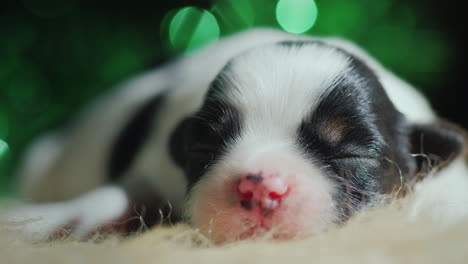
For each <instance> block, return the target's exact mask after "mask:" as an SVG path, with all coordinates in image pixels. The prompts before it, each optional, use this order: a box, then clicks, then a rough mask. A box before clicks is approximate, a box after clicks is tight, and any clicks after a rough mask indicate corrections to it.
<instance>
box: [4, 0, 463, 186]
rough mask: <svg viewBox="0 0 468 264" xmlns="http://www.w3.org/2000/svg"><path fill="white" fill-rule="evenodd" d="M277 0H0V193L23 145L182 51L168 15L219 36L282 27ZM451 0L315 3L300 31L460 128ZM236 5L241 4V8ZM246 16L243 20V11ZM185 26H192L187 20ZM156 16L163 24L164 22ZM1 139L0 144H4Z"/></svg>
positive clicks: (457, 15)
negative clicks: (188, 14) (403, 84)
mask: <svg viewBox="0 0 468 264" xmlns="http://www.w3.org/2000/svg"><path fill="white" fill-rule="evenodd" d="M276 3H277V1H276V0H252V1H249V0H198V1H196V0H193V1H189V0H172V1H171V0H168V1H161V0H160V1H142V0H133V1H86V0H81V1H80V0H66V1H65V0H62V1H60V0H41V1H34V0H22V1H2V2H1V3H0V194H2V193H4V194H8V193H10V194H11V193H12V190H13V184H12V183H13V180H12V179H13V177H12V175H13V171H14V168H15V166H16V164H17V160H18V157H19V156H20V154H21V152H22V150H23V149H24V147H25V146H26V145H27V144H28V143H29V142H30V140H31V139H32V138H33V137H34V136H36V135H38V134H40V133H41V132H43V131H45V130H47V129H51V128H54V127H57V126H59V125H60V124H61V123H63V122H65V121H66V120H68V119H69V118H70V116H71V115H73V113H74V112H76V111H77V110H78V109H79V107H80V106H82V105H83V104H84V103H86V102H88V101H89V100H90V99H91V98H93V97H95V96H96V95H98V94H101V93H102V92H103V91H104V90H106V89H109V88H111V87H112V86H113V85H115V84H117V83H119V82H120V81H122V80H125V79H126V78H128V77H129V76H132V75H133V74H135V73H138V72H140V71H142V70H144V69H147V68H148V67H150V66H156V65H158V64H160V63H161V62H164V61H165V60H168V59H169V58H171V57H173V56H175V55H177V54H180V53H183V52H184V48H183V47H173V46H171V44H170V43H169V42H168V37H167V32H168V29H167V28H168V22H167V21H170V19H171V14H172V15H174V13H176V12H177V10H179V9H180V8H183V7H186V6H195V7H199V8H204V9H206V10H209V11H211V12H212V13H213V14H214V16H215V17H216V19H217V20H218V22H219V27H220V32H221V36H223V35H228V34H230V33H233V32H236V31H240V30H242V29H246V28H251V27H254V26H269V27H276V28H280V26H279V24H278V22H277V21H276V16H275V6H276ZM456 3H457V1H453V0H450V1H442V2H441V1H432V0H417V1H403V0H395V1H391V0H356V1H353V0H317V1H316V4H317V7H318V19H317V21H316V23H315V25H314V26H313V27H312V29H310V30H308V31H307V32H306V33H305V34H315V35H338V36H343V37H346V38H349V39H352V40H354V41H355V42H357V43H358V44H360V45H361V46H363V47H364V48H365V49H366V50H368V51H369V52H370V53H371V54H372V55H373V56H375V57H376V58H378V59H379V60H380V61H382V63H383V64H384V65H385V66H387V67H388V68H389V69H391V70H392V71H394V72H395V73H397V74H398V75H400V76H402V77H403V78H404V79H406V80H408V81H409V82H410V83H412V84H414V85H415V86H417V87H418V89H420V90H421V91H422V92H423V93H424V94H426V95H427V96H428V97H429V99H430V101H431V103H432V104H433V106H434V107H435V109H436V110H437V111H438V112H439V113H440V115H441V116H443V117H445V118H447V119H449V120H452V121H454V122H456V123H458V124H460V125H462V126H464V127H465V128H468V118H467V117H465V115H466V113H467V109H468V107H467V103H466V102H465V97H464V89H465V86H466V77H465V74H466V73H465V68H464V64H465V62H466V59H467V57H466V49H465V42H463V40H462V38H463V37H464V34H465V32H466V30H465V28H464V26H463V25H462V19H464V18H466V15H465V14H464V11H463V10H464V8H462V7H461V6H459V5H457V4H456ZM239 6H240V7H239ZM249 16H250V17H249ZM191 19H193V20H194V22H193V23H189V24H188V25H187V24H186V25H185V28H182V31H183V30H186V31H187V32H188V33H187V34H189V33H190V32H193V30H191V28H190V25H191V24H192V25H197V21H196V20H197V18H196V17H194V18H191ZM163 20H164V21H163ZM2 146H3V147H2Z"/></svg>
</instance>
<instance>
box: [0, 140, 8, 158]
mask: <svg viewBox="0 0 468 264" xmlns="http://www.w3.org/2000/svg"><path fill="white" fill-rule="evenodd" d="M9 148H10V147H9V146H8V144H7V143H6V142H5V141H3V140H2V139H0V160H2V158H3V157H4V156H5V155H6V154H7V152H8V150H9Z"/></svg>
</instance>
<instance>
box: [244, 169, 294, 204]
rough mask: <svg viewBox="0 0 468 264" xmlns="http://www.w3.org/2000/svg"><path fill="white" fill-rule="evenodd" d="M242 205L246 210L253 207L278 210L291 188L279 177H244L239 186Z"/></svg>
mask: <svg viewBox="0 0 468 264" xmlns="http://www.w3.org/2000/svg"><path fill="white" fill-rule="evenodd" d="M237 191H238V193H239V197H240V204H241V206H242V207H243V208H244V209H246V210H251V209H252V208H253V207H260V208H262V209H276V208H277V207H278V206H279V204H280V202H281V199H282V198H284V197H285V196H287V194H288V193H289V188H288V185H287V184H286V183H284V181H283V180H282V179H281V178H279V177H273V176H269V177H263V176H262V175H261V174H247V175H245V176H243V177H242V178H241V180H240V182H239V185H238V186H237Z"/></svg>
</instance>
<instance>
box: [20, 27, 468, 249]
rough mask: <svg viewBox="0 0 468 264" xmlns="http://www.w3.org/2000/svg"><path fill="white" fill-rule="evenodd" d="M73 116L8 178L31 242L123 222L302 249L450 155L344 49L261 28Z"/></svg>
mask: <svg viewBox="0 0 468 264" xmlns="http://www.w3.org/2000/svg"><path fill="white" fill-rule="evenodd" d="M77 119H78V120H77V121H76V122H74V123H72V124H70V125H69V126H67V127H66V128H65V129H62V130H59V131H56V132H52V133H50V134H47V135H45V136H44V137H42V138H40V139H39V140H37V141H36V143H34V144H33V146H31V148H30V150H29V151H28V153H27V154H26V156H25V159H24V162H23V166H22V168H21V170H20V177H21V179H22V184H21V188H22V189H21V190H22V194H23V197H24V199H25V200H26V201H28V202H36V203H39V202H40V204H34V205H30V206H26V207H24V208H22V209H21V210H19V211H16V212H15V215H16V216H23V217H33V218H34V217H40V218H41V220H40V221H36V222H32V223H30V224H29V225H28V227H27V228H28V230H29V231H31V232H33V231H34V232H39V234H40V235H41V238H47V237H49V236H50V235H52V234H54V233H55V232H56V231H57V230H60V228H63V227H64V226H68V227H70V228H71V229H72V230H71V231H72V232H73V233H75V234H77V235H85V234H88V233H90V232H92V231H94V230H96V229H99V228H101V227H104V226H108V225H110V224H114V225H119V226H120V227H122V225H123V226H124V227H125V228H128V227H129V226H131V225H132V223H133V224H135V223H134V221H133V222H132V221H129V220H128V219H134V217H132V215H134V214H138V215H139V217H138V220H140V218H142V220H143V223H144V224H146V225H151V224H155V223H159V221H160V220H161V219H163V220H164V219H166V220H167V219H170V220H171V221H177V220H180V219H181V220H184V221H186V222H187V223H190V224H191V225H193V226H194V227H196V228H199V230H200V231H201V232H202V233H204V234H205V235H207V236H208V237H210V238H211V239H213V240H214V241H216V242H224V241H232V240H238V239H246V238H251V237H256V236H258V235H260V234H262V233H264V232H270V233H271V234H272V237H273V238H278V239H289V238H293V237H298V236H299V237H302V236H306V235H310V234H315V233H317V232H320V231H323V230H325V229H327V228H330V227H332V226H335V225H339V224H341V223H344V222H345V221H346V220H347V219H348V218H349V217H350V216H351V215H353V213H355V212H356V211H359V210H361V209H362V208H367V207H370V206H374V205H376V204H380V203H381V202H383V201H385V200H386V198H388V197H391V195H392V194H398V195H401V194H404V191H405V188H404V187H405V186H406V185H407V184H408V183H411V182H413V181H414V180H415V179H416V176H417V175H419V174H420V173H421V172H422V171H424V170H425V169H426V168H427V165H428V163H429V161H430V162H431V163H434V162H436V163H437V164H438V166H437V167H438V168H439V170H443V168H444V166H448V165H449V164H450V163H451V162H452V161H453V160H454V159H455V158H456V157H459V156H460V155H462V153H463V149H464V145H465V143H464V138H463V135H462V132H459V130H458V129H456V128H453V126H451V125H448V124H447V123H444V122H440V121H439V120H438V118H437V116H436V115H435V113H434V112H433V110H432V109H431V108H430V106H429V104H428V103H427V101H426V100H425V99H424V98H423V96H421V94H419V93H418V91H416V90H415V89H414V88H413V87H411V86H410V85H409V84H407V83H406V82H404V81H402V80H401V79H399V78H398V77H396V76H395V75H393V74H392V73H390V72H388V71H387V70H385V69H384V68H383V67H382V66H381V65H379V64H378V63H377V62H376V61H375V60H374V59H372V58H371V57H370V56H368V55H367V54H366V53H365V52H364V51H362V50H360V49H359V48H357V47H356V46H354V45H353V44H351V43H349V42H347V41H344V40H340V39H334V38H315V37H308V36H298V35H291V34H288V33H284V32H280V31H275V30H268V29H256V30H250V31H246V32H243V33H239V34H237V35H234V36H231V37H227V38H225V39H222V40H220V41H218V42H217V43H215V44H213V45H211V46H209V47H207V48H205V49H203V50H202V51H200V52H198V53H197V54H194V55H191V56H187V57H181V58H178V59H177V60H175V61H174V62H172V63H169V64H168V65H165V66H164V67H162V68H159V69H156V70H153V71H149V72H146V73H143V74H141V75H139V76H136V77H135V78H133V79H131V80H129V81H127V82H126V83H124V84H122V85H121V86H120V87H118V88H116V89H115V90H113V92H111V93H110V94H107V95H105V96H103V97H102V98H99V99H98V100H97V101H96V102H94V103H93V104H91V105H89V106H88V107H87V108H86V109H85V110H84V111H83V112H81V114H80V115H79V117H78V118H77ZM414 154H417V155H414ZM421 157H422V158H421ZM428 160H429V161H428ZM137 222H138V223H137V224H139V223H140V222H139V221H137Z"/></svg>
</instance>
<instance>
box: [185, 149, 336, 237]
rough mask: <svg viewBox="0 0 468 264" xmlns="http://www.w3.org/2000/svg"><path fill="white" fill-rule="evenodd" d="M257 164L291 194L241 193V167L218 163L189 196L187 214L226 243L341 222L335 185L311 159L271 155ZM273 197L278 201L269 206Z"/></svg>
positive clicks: (308, 231) (314, 230) (291, 234)
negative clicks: (238, 168) (338, 217)
mask: <svg viewBox="0 0 468 264" xmlns="http://www.w3.org/2000/svg"><path fill="white" fill-rule="evenodd" d="M254 164H255V165H254V166H253V167H251V168H255V169H252V170H250V171H261V172H262V175H264V176H262V177H264V179H265V181H269V180H270V181H275V182H276V181H280V182H281V183H282V185H284V186H286V188H287V194H286V193H285V195H284V197H281V198H277V197H275V198H277V199H274V201H273V202H271V200H269V201H270V203H268V201H267V202H265V200H264V199H263V198H262V197H264V196H261V195H257V194H258V193H259V191H257V192H256V193H255V194H254V195H250V197H252V196H253V197H252V198H251V199H249V200H245V197H243V195H242V194H239V182H240V181H241V180H240V177H239V176H238V175H241V174H242V173H239V172H237V173H233V172H232V171H230V170H229V169H227V167H230V166H226V164H224V166H215V168H213V169H212V170H211V171H210V172H208V173H207V174H206V175H204V176H203V177H202V179H201V180H200V181H199V182H198V183H197V184H196V185H195V186H194V188H193V189H192V191H191V193H190V196H189V197H190V198H189V200H188V203H187V208H186V211H185V216H186V218H187V219H188V220H189V221H190V222H191V223H192V224H193V225H194V227H195V228H198V229H199V230H200V231H201V232H202V233H203V234H204V235H206V236H207V237H209V238H210V239H212V240H213V241H214V242H216V243H223V242H231V241H237V240H243V239H251V238H258V237H260V236H266V237H267V238H271V239H292V238H301V237H305V236H309V235H311V234H314V233H317V232H319V231H322V230H324V229H325V228H328V227H330V226H331V225H332V224H333V223H335V222H336V218H337V212H336V211H337V209H336V204H335V202H334V200H333V196H334V193H335V187H334V186H333V184H332V183H331V182H330V181H328V180H326V177H325V176H324V175H323V173H322V172H320V171H319V170H318V169H317V168H314V167H313V166H312V165H310V163H308V162H307V161H305V160H302V159H298V158H289V159H288V158H287V157H268V158H263V159H261V160H258V161H257V162H255V163H254ZM227 175H229V176H227ZM261 184H263V183H261ZM261 184H260V185H261ZM254 187H255V188H256V186H254ZM261 188H263V187H262V186H261V187H258V189H261ZM267 200H268V198H267ZM246 201H247V202H248V203H247V204H246ZM271 203H273V204H274V206H269V205H271ZM272 207H273V208H272Z"/></svg>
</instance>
